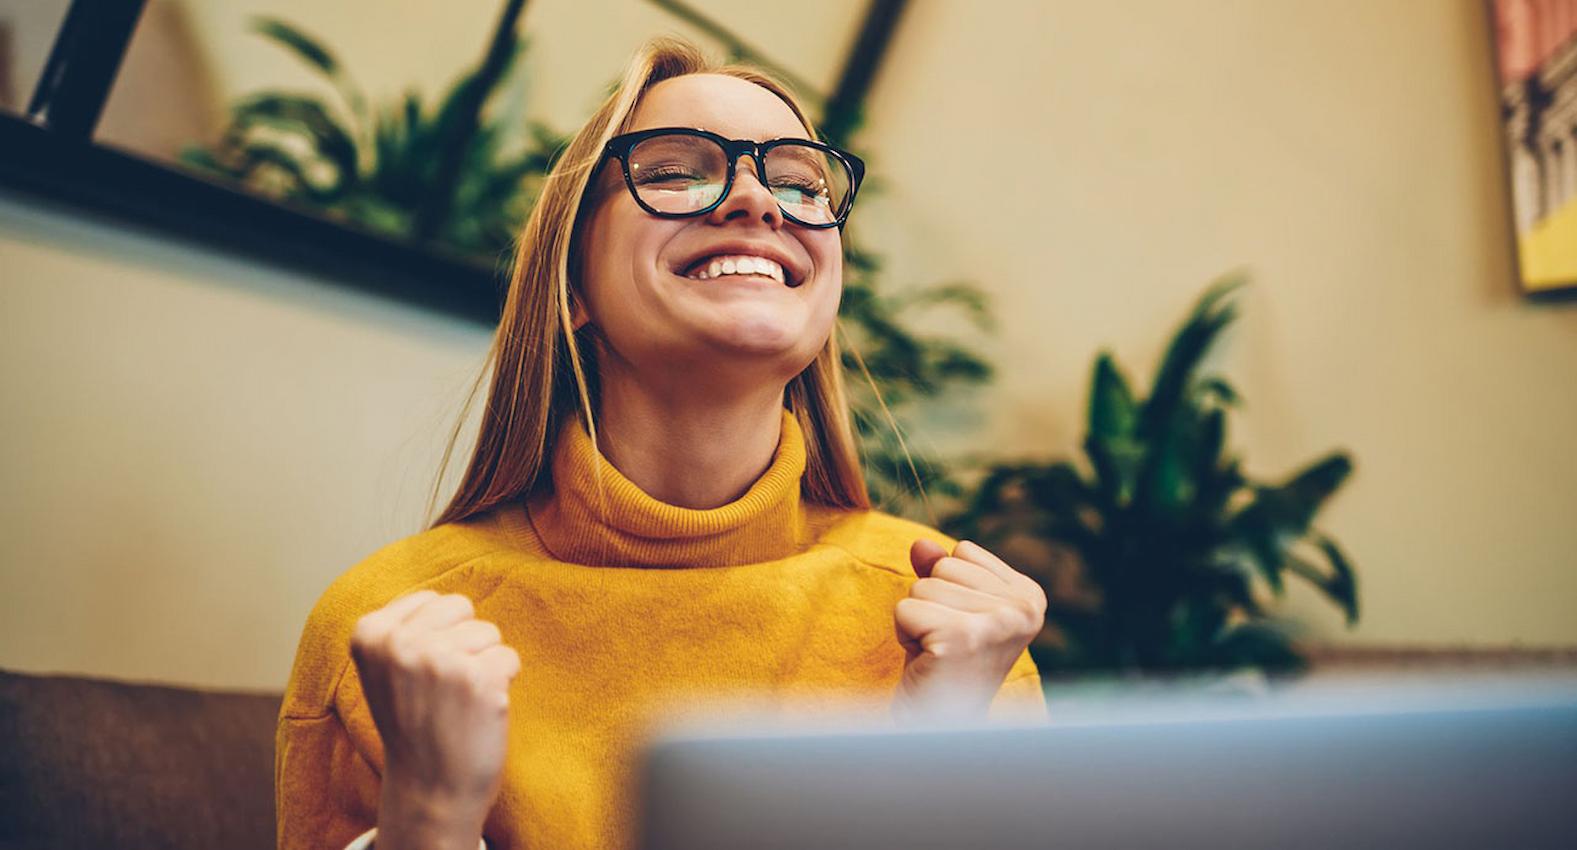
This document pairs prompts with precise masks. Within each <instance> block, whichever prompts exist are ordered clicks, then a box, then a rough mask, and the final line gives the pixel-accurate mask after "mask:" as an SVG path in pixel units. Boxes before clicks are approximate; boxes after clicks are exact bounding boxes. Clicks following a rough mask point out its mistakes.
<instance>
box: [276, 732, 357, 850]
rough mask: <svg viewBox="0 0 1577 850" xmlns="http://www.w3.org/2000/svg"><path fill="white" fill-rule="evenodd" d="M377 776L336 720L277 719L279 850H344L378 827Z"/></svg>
mask: <svg viewBox="0 0 1577 850" xmlns="http://www.w3.org/2000/svg"><path fill="white" fill-rule="evenodd" d="M380 782H381V780H380V779H379V776H378V773H377V771H376V770H374V769H373V766H372V765H371V764H369V763H368V762H367V760H366V759H365V758H363V757H362V755H361V754H360V753H359V752H358V751H357V749H356V747H355V746H354V745H353V744H352V742H351V738H350V734H349V732H348V731H347V730H346V728H345V725H344V724H343V723H341V722H340V719H339V716H338V715H337V714H335V713H332V712H331V713H329V714H327V715H324V716H322V717H310V718H300V717H290V716H282V717H281V718H280V719H279V725H278V727H277V728H276V731H275V737H274V807H275V815H276V823H277V846H278V850H298V848H299V850H306V848H309V847H310V848H314V849H315V850H321V848H324V847H344V846H345V845H346V844H348V843H350V842H351V841H352V840H353V839H355V838H357V837H358V836H359V835H361V834H363V833H365V832H366V831H367V830H369V829H371V828H372V827H374V826H375V825H376V824H377V822H378V798H379V793H380V790H381V789H380Z"/></svg>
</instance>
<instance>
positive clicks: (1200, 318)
mask: <svg viewBox="0 0 1577 850" xmlns="http://www.w3.org/2000/svg"><path fill="white" fill-rule="evenodd" d="M1240 283H1241V281H1239V280H1233V279H1228V280H1225V281H1222V282H1220V283H1218V284H1216V285H1215V286H1213V287H1211V288H1210V289H1209V290H1208V291H1207V292H1206V293H1205V295H1204V296H1203V297H1202V298H1201V299H1200V300H1199V301H1198V302H1197V304H1196V305H1195V307H1194V309H1193V311H1192V313H1191V314H1190V315H1189V316H1188V318H1187V320H1186V321H1185V322H1183V324H1182V326H1181V327H1180V328H1179V329H1178V331H1177V333H1176V335H1175V336H1174V337H1173V339H1172V341H1171V344H1170V346H1169V347H1168V348H1167V351H1166V355H1165V357H1164V359H1163V360H1162V363H1161V367H1160V369H1159V371H1158V372H1157V374H1156V376H1155V381H1154V383H1153V384H1152V386H1151V387H1150V392H1149V395H1148V397H1145V398H1138V397H1136V396H1135V394H1134V392H1133V391H1132V389H1131V388H1130V383H1129V381H1128V379H1127V377H1126V376H1125V375H1124V373H1123V371H1122V370H1121V368H1119V366H1118V364H1117V362H1116V361H1115V360H1114V359H1113V357H1112V356H1111V355H1110V354H1109V353H1102V354H1101V355H1099V356H1098V357H1097V358H1096V361H1095V367H1094V373H1093V375H1092V378H1091V382H1090V394H1089V417H1088V432H1087V435H1086V436H1085V439H1084V455H1085V461H1086V463H1085V464H1084V465H1082V467H1081V465H1080V464H1077V463H1075V462H1072V461H1057V462H1051V463H1040V462H1026V463H1012V464H998V465H994V466H992V467H991V468H990V469H989V470H988V471H987V474H986V476H985V477H984V479H983V480H982V481H981V483H980V484H979V486H978V487H976V488H975V489H974V490H973V492H972V493H971V494H970V496H969V498H968V499H967V500H966V502H965V506H964V508H963V510H962V511H961V512H960V513H958V514H957V515H956V516H954V517H952V518H951V520H950V521H949V522H948V523H947V528H948V529H949V531H950V532H951V533H953V534H956V535H960V536H968V537H971V538H974V539H977V540H981V541H982V542H985V543H987V544H988V545H996V546H998V547H999V548H1003V549H1007V550H1016V551H1021V552H1026V553H1030V552H1040V553H1042V555H1043V556H1044V557H1043V558H1042V559H1040V560H1039V561H1038V562H1037V561H1036V559H1035V558H1034V557H1033V556H1031V555H1026V556H1025V559H1024V561H1023V562H1024V563H1035V564H1036V566H1035V568H1034V572H1035V575H1036V578H1037V579H1039V580H1040V581H1041V582H1042V585H1043V587H1044V588H1045V590H1046V592H1047V596H1048V597H1049V600H1050V606H1049V608H1048V611H1047V623H1048V628H1047V630H1046V631H1045V632H1043V633H1042V635H1041V637H1040V638H1039V639H1037V640H1036V642H1035V643H1034V644H1033V645H1032V646H1031V653H1032V654H1033V655H1034V656H1035V658H1036V660H1037V662H1038V663H1039V664H1040V665H1041V666H1042V668H1043V669H1046V670H1049V671H1053V672H1055V671H1113V670H1116V671H1124V672H1180V671H1199V670H1232V669H1238V668H1245V667H1249V668H1259V669H1264V670H1269V671H1285V670H1289V669H1296V668H1299V667H1301V666H1302V663H1303V659H1302V657H1301V654H1300V652H1299V651H1298V648H1297V646H1296V644H1295V643H1294V641H1293V640H1292V635H1291V633H1290V630H1289V629H1288V628H1287V627H1286V626H1285V624H1283V623H1280V622H1278V621H1277V620H1276V619H1275V618H1274V617H1273V616H1272V612H1271V611H1270V609H1269V606H1268V605H1267V602H1268V601H1269V597H1271V596H1275V595H1280V594H1281V593H1282V592H1283V590H1284V587H1285V583H1286V581H1287V577H1288V576H1292V577H1295V578H1297V579H1299V580H1302V581H1306V582H1309V583H1311V584H1312V585H1313V586H1314V587H1315V588H1317V589H1318V590H1319V591H1320V592H1322V593H1323V594H1324V595H1325V596H1327V597H1329V599H1330V600H1331V601H1333V602H1334V603H1335V604H1337V605H1338V606H1340V607H1341V609H1342V611H1343V612H1344V613H1345V615H1346V618H1347V621H1348V623H1349V625H1350V624H1352V623H1354V622H1356V621H1357V618H1358V593H1357V584H1356V579H1355V577H1354V574H1353V569H1352V566H1351V565H1350V564H1349V562H1348V559H1347V557H1346V555H1344V554H1343V552H1342V550H1341V548H1340V547H1339V546H1338V545H1337V543H1336V541H1334V540H1333V539H1331V538H1330V537H1329V536H1328V535H1326V534H1324V533H1322V532H1320V531H1319V530H1318V529H1316V528H1315V527H1314V526H1313V520H1314V517H1315V515H1316V514H1317V513H1318V512H1319V510H1320V508H1321V507H1322V506H1323V505H1324V504H1325V503H1326V501H1327V500H1328V499H1329V498H1330V497H1331V495H1332V494H1333V493H1335V492H1336V490H1337V489H1338V488H1339V487H1340V486H1341V484H1342V482H1343V481H1345V480H1346V479H1347V477H1348V475H1349V474H1350V473H1351V471H1352V461H1351V460H1350V459H1349V458H1348V457H1347V455H1346V454H1344V453H1342V452H1339V451H1337V452H1332V453H1330V454H1328V455H1326V456H1324V457H1322V458H1320V459H1318V460H1316V461H1314V462H1312V463H1310V464H1308V465H1307V466H1305V467H1304V468H1303V469H1301V470H1299V471H1298V472H1296V473H1294V474H1292V475H1291V476H1289V477H1287V478H1286V479H1284V480H1282V481H1279V482H1274V483H1265V482H1258V481H1253V480H1250V479H1249V478H1248V477H1247V476H1246V474H1245V473H1244V470H1243V464H1242V461H1241V459H1240V458H1238V457H1236V456H1234V455H1232V454H1231V453H1230V452H1229V451H1228V450H1227V441H1226V436H1227V412H1228V411H1229V410H1230V409H1232V408H1233V407H1235V406H1237V405H1238V404H1239V397H1238V394H1237V392H1236V391H1235V390H1234V389H1233V388H1232V386H1231V385H1230V384H1229V383H1228V382H1227V381H1225V380H1224V379H1222V378H1221V377H1220V376H1217V375H1213V374H1208V373H1206V372H1205V371H1204V370H1203V369H1202V365H1201V361H1202V360H1203V359H1204V357H1205V356H1206V354H1207V353H1208V352H1209V351H1210V349H1211V347H1212V345H1213V344H1214V343H1215V341H1216V340H1217V338H1218V337H1219V336H1220V334H1221V332H1222V331H1223V330H1224V329H1225V328H1226V327H1227V326H1228V325H1229V324H1230V323H1231V322H1232V321H1233V319H1234V318H1235V316H1236V308H1235V306H1234V305H1233V304H1232V303H1231V300H1230V295H1231V293H1232V291H1233V290H1234V289H1235V288H1236V287H1237V286H1238V285H1240Z"/></svg>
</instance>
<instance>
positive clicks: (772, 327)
mask: <svg viewBox="0 0 1577 850" xmlns="http://www.w3.org/2000/svg"><path fill="white" fill-rule="evenodd" d="M653 127H694V128H698V129H703V130H710V131H712V132H714V133H717V134H719V135H722V136H724V137H726V138H730V139H751V140H755V141H767V140H770V139H777V138H805V137H806V132H805V128H804V127H803V126H802V125H801V124H800V122H799V120H798V119H796V118H795V117H794V113H793V111H792V110H790V109H789V107H788V105H787V104H785V103H784V102H783V101H782V100H779V99H778V97H777V96H776V95H774V94H772V93H771V92H770V91H767V90H766V89H764V88H761V87H760V86H757V85H755V84H754V83H750V82H747V81H745V80H741V79H738V78H736V77H728V76H723V75H718V74H692V75H687V76H683V77H675V78H673V79H669V80H664V81H662V82H660V83H658V84H656V85H654V86H652V87H651V88H650V89H648V90H647V91H646V94H645V96H644V97H643V99H642V101H641V104H640V106H639V107H638V108H637V110H636V112H635V115H634V117H633V124H632V125H631V127H630V130H631V131H636V130H645V129H649V128H653ZM591 191H594V192H597V193H598V195H597V197H598V198H599V199H600V200H599V203H598V205H597V206H596V207H595V208H594V212H593V213H592V214H591V217H590V219H589V220H588V221H586V222H585V223H584V224H583V228H584V229H583V231H582V239H581V245H582V251H583V256H582V262H581V266H580V268H581V271H582V274H583V277H582V280H581V283H582V286H583V291H584V293H585V296H586V300H587V302H588V312H589V315H587V316H585V317H584V318H585V319H588V320H589V321H591V322H592V323H594V324H596V325H598V326H599V327H600V329H601V331H602V334H603V336H604V337H605V338H606V340H607V344H608V346H610V347H611V348H612V349H613V351H612V352H610V353H611V354H612V355H613V356H615V357H617V358H619V359H620V360H621V361H623V363H626V364H629V368H632V369H633V370H634V371H635V372H636V373H637V374H649V375H654V374H657V372H658V371H667V372H669V373H671V374H674V375H684V376H692V377H695V378H703V379H705V380H706V381H707V382H708V383H710V384H714V385H715V384H716V383H717V382H719V381H723V380H729V379H735V380H741V381H747V382H749V381H755V382H764V381H767V380H773V381H776V382H777V383H779V384H782V383H786V382H787V381H788V380H789V379H791V378H793V376H794V375H796V374H798V373H799V372H800V371H801V370H803V369H804V368H805V367H806V366H807V365H809V364H810V363H811V361H813V360H814V359H815V357H816V354H817V353H818V352H819V351H820V350H821V348H822V346H823V345H825V343H826V341H827V336H828V334H830V333H831V331H832V325H833V322H834V320H835V318H836V316H837V312H838V299H839V297H840V296H841V294H842V290H843V252H842V246H841V243H840V241H839V232H838V229H837V228H827V229H812V228H808V227H803V226H801V225H798V224H795V223H793V222H791V221H788V220H787V219H785V218H784V217H783V214H782V212H781V211H780V210H779V209H778V205H777V201H776V199H775V198H774V197H773V196H772V195H771V194H770V193H769V192H768V191H767V190H766V188H765V187H763V186H762V185H761V183H760V182H759V181H758V180H757V178H756V170H755V165H754V163H753V162H752V161H751V160H750V159H749V157H741V160H740V161H739V162H737V163H736V169H735V175H734V183H733V187H732V188H731V189H730V190H729V193H728V197H727V198H725V199H724V200H723V202H722V203H721V204H720V205H719V206H718V207H717V208H716V209H714V210H713V211H711V212H710V213H707V214H706V215H703V216H696V217H693V218H682V219H670V218H658V217H657V216H654V215H650V214H648V213H647V212H645V211H644V210H642V209H641V208H640V207H639V206H637V205H636V203H635V199H634V198H632V197H630V193H629V190H628V189H627V188H625V185H624V182H623V176H622V174H621V173H620V169H619V163H618V162H617V161H612V160H610V161H609V162H608V163H607V164H606V165H605V166H604V167H603V169H602V172H601V174H600V176H599V179H598V181H597V185H596V186H593V187H592V188H591ZM737 256H757V257H764V258H766V259H769V260H773V261H775V262H777V263H778V264H779V265H781V266H782V268H783V272H784V275H785V276H786V280H785V281H784V282H779V281H776V280H773V279H771V278H770V277H767V276H764V275H759V274H752V275H723V276H721V277H712V278H708V279H702V278H700V277H697V276H695V272H696V271H700V270H703V269H706V268H707V267H708V266H709V263H708V262H706V260H708V258H712V257H737Z"/></svg>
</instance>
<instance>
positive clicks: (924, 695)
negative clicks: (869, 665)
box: [893, 540, 1046, 720]
mask: <svg viewBox="0 0 1577 850" xmlns="http://www.w3.org/2000/svg"><path fill="white" fill-rule="evenodd" d="M909 560H910V562H911V563H912V564H913V565H914V571H915V574H916V575H918V576H919V577H920V578H919V580H918V581H916V582H915V583H914V584H913V585H911V586H910V588H909V595H908V597H906V598H904V599H900V600H898V606H897V609H896V610H895V612H894V620H895V623H896V626H897V630H898V642H899V644H901V645H902V646H903V648H904V652H905V656H906V657H905V661H904V670H903V677H902V678H901V679H900V680H899V684H898V690H897V692H896V694H895V695H894V701H893V712H894V714H895V715H896V716H897V717H898V718H899V719H901V720H915V719H940V720H964V719H976V718H981V717H984V716H985V714H986V709H987V708H988V707H989V706H990V704H991V699H992V698H993V697H994V696H996V693H997V691H998V689H1000V688H1001V686H1002V682H1003V681H1004V680H1005V679H1006V678H1007V675H1008V671H1010V670H1012V669H1013V663H1014V662H1015V661H1017V660H1018V657H1019V655H1020V654H1022V653H1023V652H1024V648H1025V647H1027V646H1029V642H1030V641H1031V640H1033V639H1034V637H1035V635H1036V634H1038V633H1039V632H1040V630H1041V627H1042V626H1043V625H1044V623H1045V617H1046V594H1045V592H1044V591H1042V590H1041V589H1040V585H1038V584H1036V583H1035V581H1034V580H1033V579H1031V578H1029V577H1028V576H1025V575H1024V574H1022V573H1020V572H1017V571H1016V570H1014V569H1013V568H1012V567H1010V566H1008V565H1007V564H1006V563H1005V562H1003V560H1002V559H1001V558H998V557H997V556H995V555H993V554H991V553H990V552H987V551H986V550H985V549H984V548H982V547H980V546H979V545H977V544H974V543H971V542H969V541H967V540H966V541H964V542H961V543H959V544H958V545H957V546H955V547H954V548H953V552H952V554H951V555H949V554H948V552H947V550H946V549H944V548H943V547H942V546H940V545H938V544H936V543H933V542H931V541H929V540H917V541H915V543H914V545H913V546H911V547H910V549H909Z"/></svg>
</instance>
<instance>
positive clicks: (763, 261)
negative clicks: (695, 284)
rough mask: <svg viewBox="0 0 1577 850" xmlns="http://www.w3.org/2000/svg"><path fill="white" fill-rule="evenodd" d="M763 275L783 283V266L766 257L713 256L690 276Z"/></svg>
mask: <svg viewBox="0 0 1577 850" xmlns="http://www.w3.org/2000/svg"><path fill="white" fill-rule="evenodd" d="M736 274H737V275H752V274H754V275H761V276H763V277H770V278H772V279H773V280H775V281H777V282H778V283H783V282H784V279H783V267H782V266H780V265H778V264H777V263H774V262H772V261H771V260H769V259H767V258H766V257H751V256H744V255H739V256H727V257H713V258H712V259H711V260H710V261H709V262H707V263H705V264H703V265H701V266H698V267H696V269H695V271H692V272H690V274H689V276H690V277H692V278H694V279H696V280H710V279H711V278H714V277H723V276H724V275H736Z"/></svg>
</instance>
